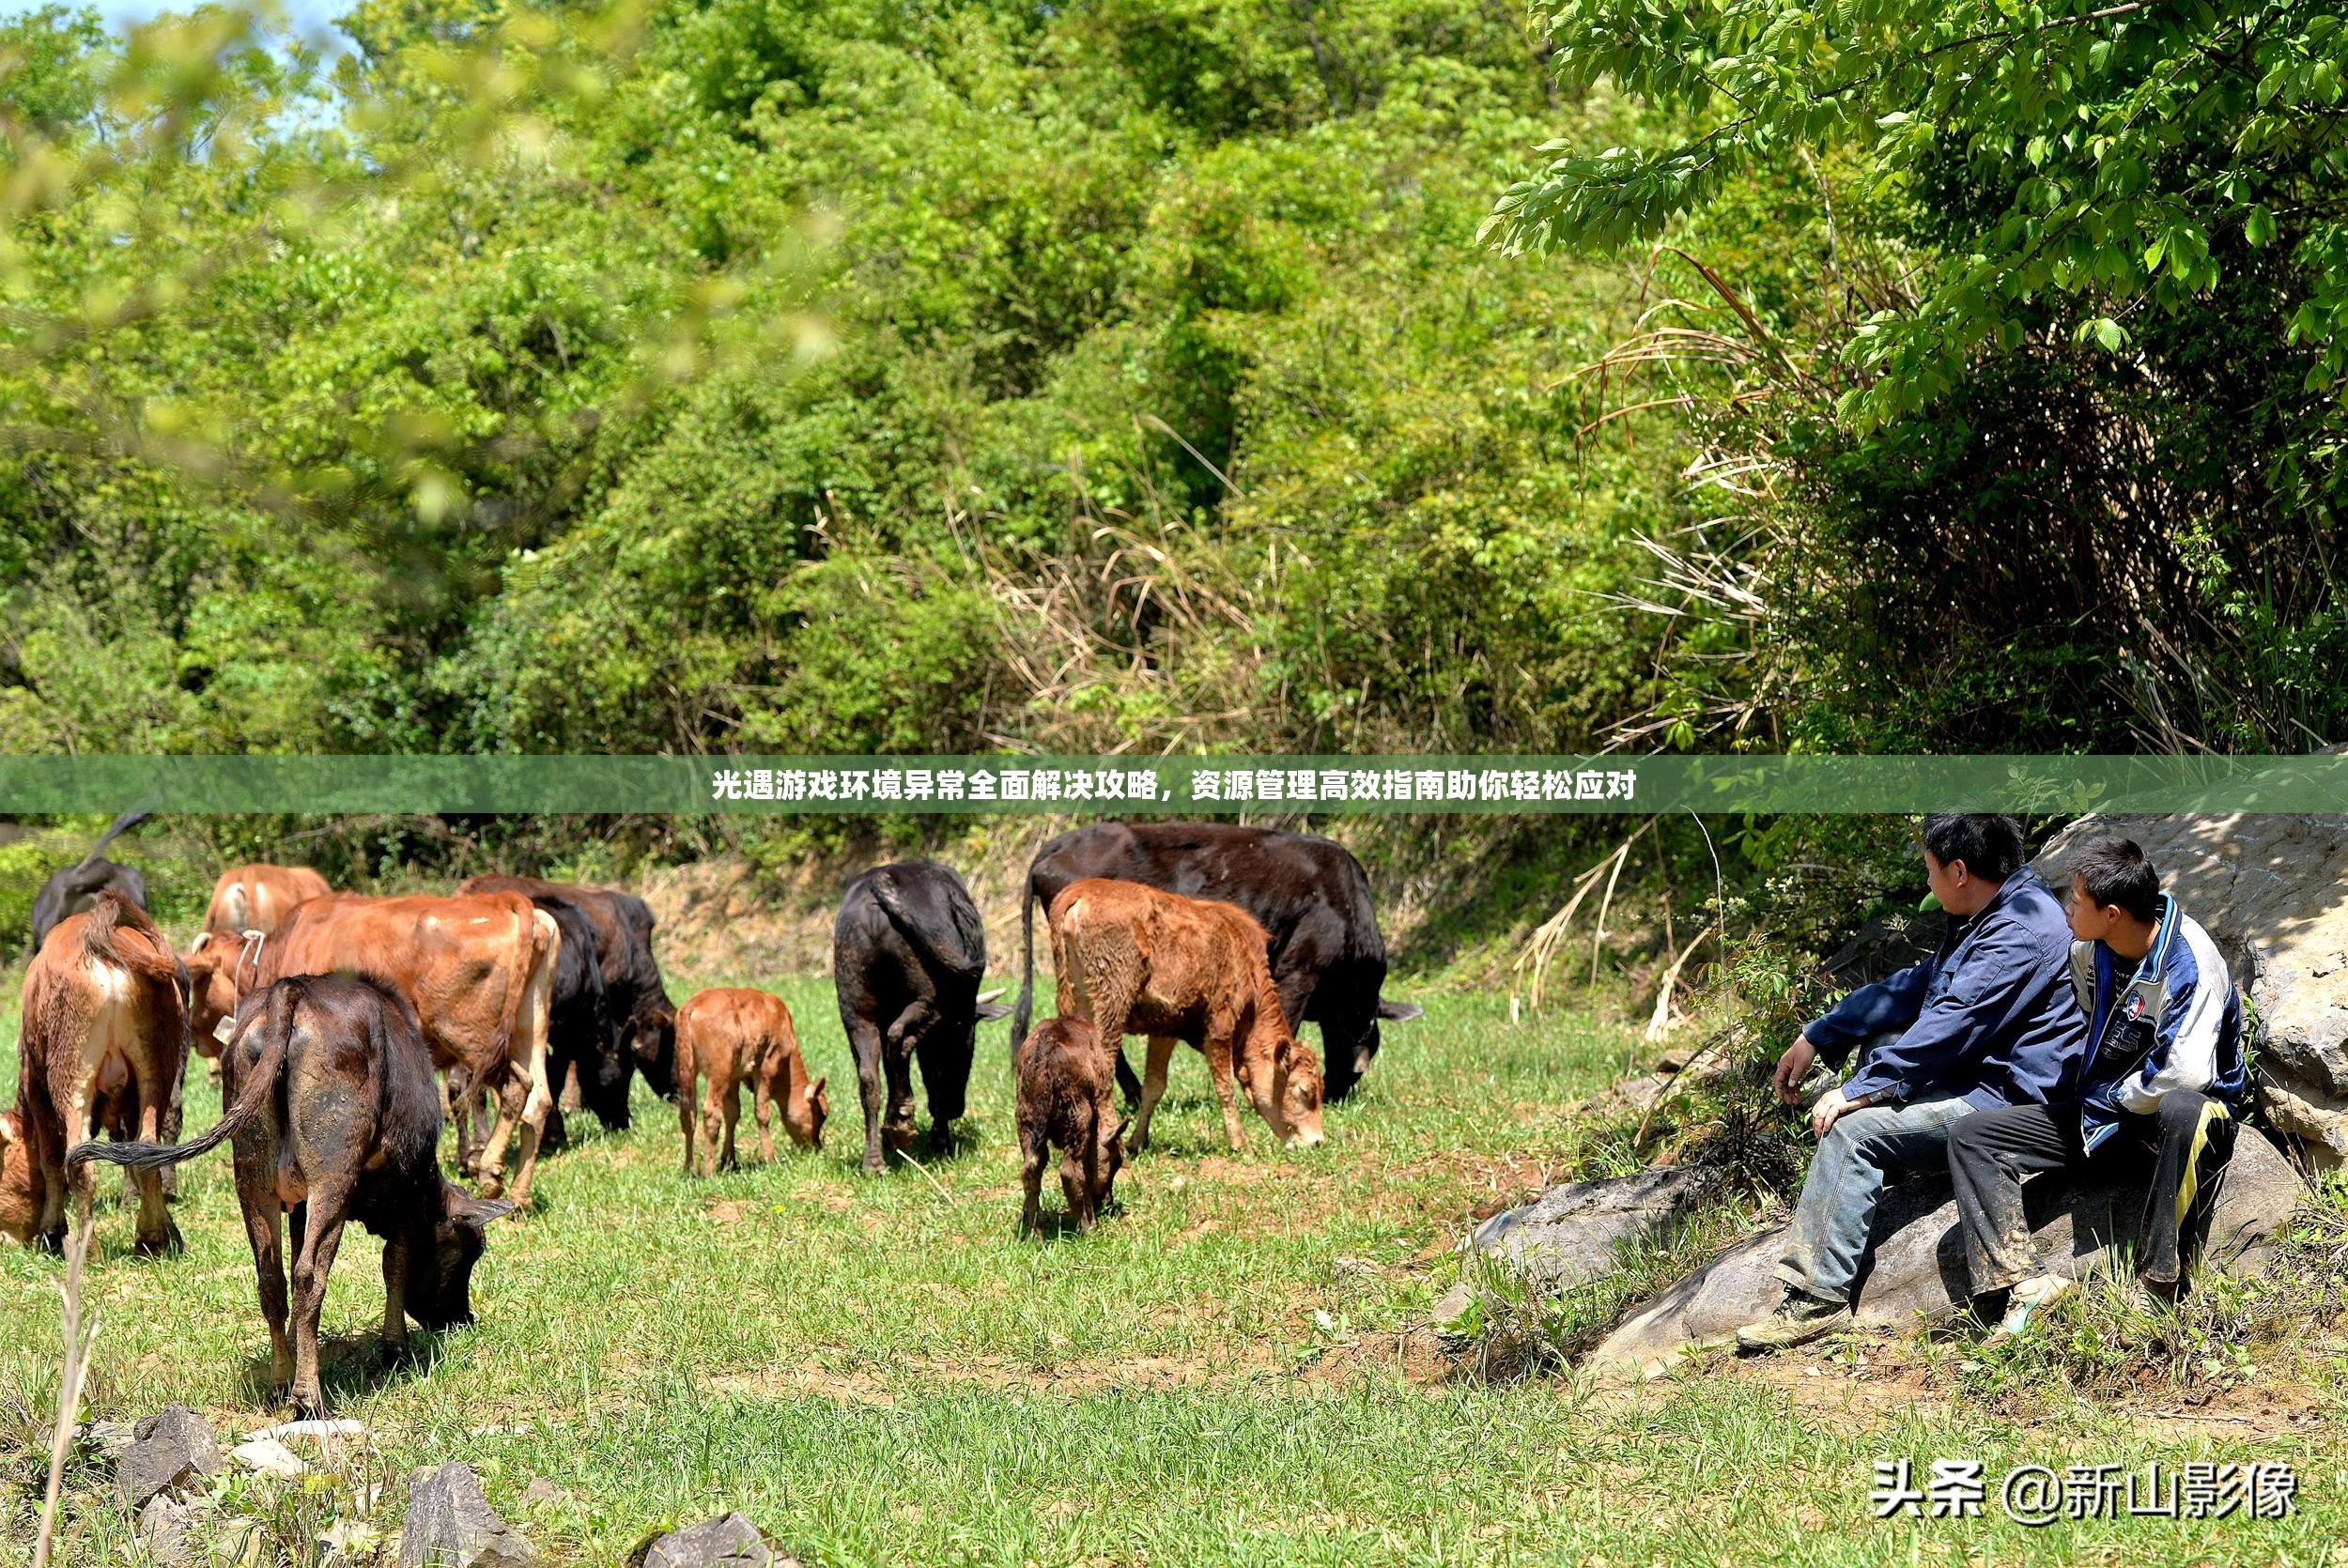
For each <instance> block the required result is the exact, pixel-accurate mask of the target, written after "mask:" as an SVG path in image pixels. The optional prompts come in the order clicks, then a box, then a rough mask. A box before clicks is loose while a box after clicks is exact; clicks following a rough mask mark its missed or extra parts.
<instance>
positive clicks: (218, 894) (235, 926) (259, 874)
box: [204, 861, 333, 939]
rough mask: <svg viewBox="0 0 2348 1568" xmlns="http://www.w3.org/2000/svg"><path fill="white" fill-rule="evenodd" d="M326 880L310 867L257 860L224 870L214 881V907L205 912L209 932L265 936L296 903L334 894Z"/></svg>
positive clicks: (238, 935) (223, 934)
mask: <svg viewBox="0 0 2348 1568" xmlns="http://www.w3.org/2000/svg"><path fill="white" fill-rule="evenodd" d="M332 891H333V889H332V888H331V887H329V886H327V885H326V879H325V878H324V877H322V876H320V875H319V874H318V873H317V872H316V871H314V870H312V869H310V868H309V867H307V866H270V865H267V864H265V863H262V862H258V861H256V862H255V863H254V864H252V865H250V866H235V867H231V868H230V869H227V870H225V871H223V872H221V874H220V880H219V881H218V882H216V883H214V884H212V902H211V907H210V908H209V909H207V910H206V911H205V912H204V930H205V931H206V932H207V933H208V934H210V935H217V936H223V937H228V938H232V939H233V938H237V937H241V936H243V935H244V934H245V933H247V932H248V931H259V932H260V933H261V934H262V935H264V936H266V935H268V934H269V933H270V931H273V930H276V929H277V928H278V927H279V926H281V925H283V924H284V923H285V919H286V915H287V914H288V913H289V912H291V910H292V909H293V907H294V905H296V904H298V903H301V902H302V901H303V900H304V899H322V898H324V897H325V896H326V895H327V894H329V893H332Z"/></svg>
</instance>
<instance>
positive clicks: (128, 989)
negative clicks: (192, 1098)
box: [16, 893, 188, 1255]
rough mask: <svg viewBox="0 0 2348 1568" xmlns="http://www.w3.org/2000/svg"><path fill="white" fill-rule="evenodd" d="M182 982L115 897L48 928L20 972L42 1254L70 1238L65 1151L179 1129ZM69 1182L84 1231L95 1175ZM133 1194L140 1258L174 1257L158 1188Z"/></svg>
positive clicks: (151, 928)
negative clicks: (104, 1136)
mask: <svg viewBox="0 0 2348 1568" xmlns="http://www.w3.org/2000/svg"><path fill="white" fill-rule="evenodd" d="M182 973H183V972H182V971H181V969H180V967H179V961H178V959H177V958H175V957H173V955H172V951H171V947H170V945H169V944H168V943H166V942H165V941H164V940H163V934H162V932H161V931H159V930H156V929H155V923H154V922H153V921H152V920H149V919H148V918H147V914H146V912H145V911H143V910H141V909H140V908H139V907H138V906H137V905H135V904H132V903H130V902H128V901H126V900H124V899H120V898H118V897H116V895H114V894H112V893H100V894H99V895H98V896H97V898H96V899H95V900H94V901H93V902H92V903H91V905H90V907H89V909H88V910H87V911H85V912H84V913H83V914H80V915H68V916H67V917H66V918H65V919H63V920H60V921H58V922H57V924H56V925H55V926H54V927H52V928H51V930H50V932H49V938H48V940H47V941H45V942H43V943H42V944H41V945H40V951H39V953H38V954H37V955H35V957H34V959H33V961H32V964H31V966H30V967H29V968H27V969H26V970H25V972H24V1011H23V1023H22V1025H21V1027H20V1029H19V1031H18V1036H17V1051H18V1054H19V1058H20V1060H19V1066H18V1081H17V1097H16V1116H17V1127H18V1130H19V1132H20V1133H21V1135H22V1136H23V1140H24V1143H25V1145H26V1146H25V1156H26V1172H27V1176H28V1178H29V1179H28V1185H29V1189H30V1197H31V1200H32V1205H33V1208H34V1219H33V1227H32V1228H33V1234H34V1236H35V1237H37V1238H38V1239H39V1240H40V1241H41V1242H42V1243H43V1244H44V1245H55V1244H58V1243H61V1242H62V1241H63V1240H64V1239H65V1231H66V1191H67V1183H68V1179H69V1178H68V1176H67V1171H66V1163H65V1155H66V1149H67V1146H68V1145H71V1144H78V1143H80V1142H82V1141H83V1140H85V1139H87V1138H92V1137H95V1136H97V1134H98V1133H99V1132H100V1131H101V1130H108V1131H119V1130H128V1127H130V1126H135V1128H136V1130H137V1132H138V1135H139V1137H140V1138H142V1139H144V1140H146V1141H147V1142H150V1143H151V1142H153V1141H155V1140H156V1139H157V1138H158V1137H162V1136H167V1135H170V1133H171V1132H173V1131H176V1130H174V1129H169V1128H168V1127H167V1122H168V1118H169V1113H170V1110H171V1103H172V1099H173V1091H174V1089H175V1088H176V1087H177V1085H178V1083H179V1075H180V1071H181V1068H183V1067H184V1066H185V1065H186V1062H187V1049H188V1045H187V1031H188V1021H187V1014H186V1012H185V1011H184V1010H183V1009H182V1007H181V1006H180V1001H179V986H180V981H181V976H182ZM131 1107H135V1120H134V1121H133V1119H132V1115H131ZM70 1179H71V1183H72V1191H73V1197H74V1200H75V1207H76V1209H77V1211H78V1218H79V1220H80V1222H81V1223H82V1224H84V1225H85V1226H86V1225H87V1224H88V1223H89V1219H90V1204H91V1198H92V1190H91V1184H92V1178H91V1176H90V1174H89V1172H88V1171H87V1170H85V1169H77V1170H76V1171H74V1172H73V1174H72V1176H71V1178H70ZM136 1186H137V1188H138V1194H139V1220H138V1238H139V1251H140V1252H142V1253H148V1254H150V1255H152V1254H154V1253H162V1252H176V1251H178V1248H179V1244H180V1243H179V1227H178V1226H177V1225H175V1224H173V1223H172V1222H171V1216H170V1214H169V1213H167V1212H166V1211H165V1209H164V1207H163V1185H162V1178H161V1177H160V1176H157V1175H156V1174H155V1173H153V1172H151V1171H149V1172H145V1173H142V1174H141V1175H140V1176H139V1177H138V1178H137V1181H136Z"/></svg>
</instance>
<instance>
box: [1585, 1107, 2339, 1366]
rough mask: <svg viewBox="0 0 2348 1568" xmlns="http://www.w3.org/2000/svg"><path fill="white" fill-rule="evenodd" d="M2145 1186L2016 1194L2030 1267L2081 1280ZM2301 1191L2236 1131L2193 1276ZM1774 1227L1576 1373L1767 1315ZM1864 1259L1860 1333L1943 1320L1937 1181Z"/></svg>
mask: <svg viewBox="0 0 2348 1568" xmlns="http://www.w3.org/2000/svg"><path fill="white" fill-rule="evenodd" d="M2145 1181H2146V1178H2145V1176H2143V1175H2141V1174H2140V1173H2139V1174H2121V1175H2119V1176H2116V1177H2114V1176H2105V1177H2103V1178H2101V1179H2095V1180H2091V1181H2090V1182H2088V1183H2087V1184H2086V1185H2085V1186H2081V1187H2077V1188H2074V1187H2073V1186H2072V1184H2070V1183H2069V1182H2067V1181H2065V1180H2063V1179H2062V1178H2060V1177H2054V1176H2037V1177H2033V1178H2031V1180H2030V1181H2029V1182H2028V1183H2026V1184H2025V1185H2024V1187H2023V1189H2022V1191H2023V1198H2024V1209H2025V1212H2026V1213H2027V1214H2028V1215H2029V1217H2030V1222H2031V1236H2032V1237H2035V1238H2036V1240H2037V1243H2038V1253H2039V1256H2040V1258H2041V1259H2042V1260H2044V1261H2045V1262H2046V1263H2047V1266H2048V1267H2049V1268H2051V1269H2053V1271H2054V1272H2056V1273H2059V1274H2067V1275H2070V1276H2071V1277H2073V1278H2083V1277H2085V1276H2087V1275H2088V1274H2090V1273H2092V1272H2093V1271H2094V1270H2095V1269H2096V1268H2098V1267H2099V1266H2100V1265H2101V1263H2102V1262H2103V1258H2104V1253H2105V1249H2106V1248H2107V1247H2109V1246H2110V1245H2112V1244H2113V1243H2115V1242H2124V1241H2133V1240H2134V1238H2135V1236H2136V1231H2137V1225H2138V1222H2139V1219H2140V1218H2141V1216H2142V1214H2143V1207H2144V1191H2145ZM2302 1191H2303V1188H2302V1185H2301V1183H2300V1180H2299V1177H2298V1175H2297V1173H2296V1172H2294V1171H2293V1170H2292V1168H2291V1166H2290V1165H2289V1164H2288V1163H2287V1162H2286V1161H2284V1160H2283V1157H2282V1155H2281V1154H2280V1153H2279V1152H2278V1150H2277V1149H2276V1147H2275V1145H2273V1144H2272V1143H2271V1142H2269V1141H2268V1140H2267V1139H2266V1138H2265V1137H2263V1136H2262V1135H2261V1134H2259V1133H2257V1132H2255V1131H2253V1130H2248V1129H2246V1130H2244V1131H2243V1132H2242V1134H2241V1135H2240V1137H2239V1138H2238V1139H2237V1140H2236V1142H2235V1145H2234V1154H2233V1159H2232V1161H2231V1162H2230V1163H2229V1165H2228V1166H2227V1168H2226V1173H2225V1176H2223V1178H2222V1179H2221V1182H2220V1184H2219V1186H2218V1188H2217V1207H2216V1208H2215V1210H2214V1211H2213V1212H2212V1214H2211V1216H2210V1222H2209V1231H2208V1235H2207V1237H2206V1238H2205V1240H2204V1241H2203V1243H2202V1245H2201V1250H2200V1253H2199V1254H2198V1257H2197V1259H2196V1266H2203V1267H2208V1266H2214V1267H2218V1268H2223V1267H2226V1266H2228V1265H2231V1264H2232V1263H2234V1262H2235V1261H2236V1260H2237V1259H2240V1258H2242V1257H2244V1255H2245V1254H2246V1253H2249V1252H2250V1250H2251V1249H2252V1248H2253V1247H2254V1246H2256V1245H2257V1244H2258V1243H2260V1242H2263V1240H2264V1239H2265V1238H2266V1237H2269V1236H2271V1235H2273V1234H2274V1233H2275V1231H2276V1230H2278V1228H2280V1227H2281V1225H2282V1224H2283V1223H2284V1222H2285V1221H2287V1220H2289V1219H2290V1217H2291V1211H2292V1208H2293V1206H2294V1205H2295V1204H2296V1203H2297V1202H2298V1200H2299V1196H2300V1193H2301V1192H2302ZM1784 1235H1785V1227H1784V1226H1783V1225H1777V1226H1772V1227H1771V1228H1770V1229H1769V1230H1768V1231H1766V1232H1764V1233H1762V1234H1761V1235H1759V1236H1755V1237H1751V1238H1750V1239H1748V1240H1745V1241H1740V1242H1738V1244H1737V1245H1736V1246H1734V1247H1731V1248H1730V1249H1729V1250H1728V1251H1727V1252H1725V1253H1722V1254H1721V1255H1720V1256H1719V1257H1717V1258H1715V1259H1713V1260H1712V1261H1711V1262H1710V1263H1708V1264H1706V1265H1705V1266H1704V1267H1703V1268H1699V1269H1697V1270H1696V1271H1695V1272H1694V1273H1692V1274H1690V1275H1689V1276H1687V1277H1686V1278H1685V1279H1683V1280H1681V1281H1679V1283H1678V1284H1674V1285H1673V1286H1671V1287H1670V1288H1669V1289H1667V1290H1665V1291H1664V1292H1663V1293H1662V1294H1661V1295H1660V1296H1658V1297H1656V1298H1655V1299H1653V1300H1652V1301H1649V1302H1648V1303H1647V1304H1646V1305H1645V1307H1643V1308H1642V1309H1640V1311H1639V1312H1637V1313H1636V1314H1633V1315H1632V1316H1631V1317H1630V1319H1628V1320H1627V1321H1626V1322H1624V1323H1623V1324H1622V1326H1621V1327H1620V1328H1617V1329H1616V1330H1614V1332H1613V1333H1611V1334H1609V1335H1608V1336H1607V1337H1606V1338H1605V1339H1604V1340H1603V1341H1601V1342H1600V1343H1599V1346H1598V1348H1597V1349H1595V1350H1593V1351H1592V1352H1591V1353H1590V1356H1589V1359H1588V1362H1587V1364H1588V1365H1590V1366H1591V1367H1594V1368H1596V1369H1598V1370H1600V1371H1605V1372H1617V1373H1619V1372H1638V1371H1649V1372H1651V1371H1652V1370H1653V1369H1654V1368H1655V1367H1656V1366H1658V1365H1659V1364H1666V1363H1668V1362H1669V1361H1670V1360H1673V1359H1675V1358H1676V1357H1677V1356H1678V1355H1679V1354H1680V1353H1682V1352H1683V1351H1685V1350H1688V1349H1691V1348H1702V1347H1706V1346H1709V1345H1723V1344H1726V1343H1728V1342H1729V1340H1730V1339H1731V1338H1732V1337H1733V1336H1734V1335H1735V1333H1736V1331H1737V1330H1738V1328H1739V1327H1741V1326H1742V1325H1744V1324H1747V1323H1751V1322H1753V1321H1754V1320H1755V1319H1756V1318H1760V1317H1762V1316H1765V1315H1767V1314H1768V1313H1769V1310H1770V1309H1771V1308H1772V1307H1774V1306H1775V1305H1776V1304H1777V1300H1778V1297H1779V1295H1780V1293H1781V1292H1782V1291H1783V1290H1784V1286H1783V1285H1782V1284H1779V1282H1778V1279H1777V1260H1778V1254H1779V1253H1780V1251H1781V1249H1782V1248H1783V1246H1784ZM1875 1237H1876V1239H1875V1250H1874V1253H1873V1256H1872V1258H1871V1260H1870V1261H1869V1263H1868V1264H1867V1265H1866V1267H1865V1269H1864V1271H1863V1272H1862V1273H1861V1277H1860V1283H1859V1293H1858V1304H1857V1310H1856V1315H1857V1317H1858V1321H1859V1324H1860V1326H1861V1328H1887V1329H1908V1328H1912V1327H1914V1326H1916V1324H1917V1322H1918V1320H1919V1319H1920V1318H1921V1319H1923V1320H1926V1321H1929V1320H1932V1319H1936V1318H1944V1317H1948V1316H1951V1315H1953V1314H1954V1313H1955V1312H1956V1310H1957V1308H1958V1307H1959V1305H1961V1304H1962V1303H1963V1302H1964V1301H1965V1300H1966V1299H1967V1298H1968V1296H1969V1294H1970V1288H1971V1286H1970V1279H1969V1277H1968V1274H1967V1269H1966V1264H1965V1241H1964V1237H1963V1235H1962V1234H1961V1233H1960V1232H1959V1230H1958V1228H1957V1217H1956V1203H1955V1200H1954V1198H1952V1197H1951V1196H1950V1195H1949V1183H1948V1180H1947V1178H1946V1177H1944V1176H1932V1177H1927V1178H1921V1179H1914V1180H1909V1181H1903V1182H1898V1183H1894V1184H1893V1185H1892V1187H1891V1188H1890V1189H1888V1190H1887V1191H1885V1193H1884V1198H1883V1203H1882V1206H1881V1207H1879V1208H1878V1209H1877V1212H1876V1225H1875Z"/></svg>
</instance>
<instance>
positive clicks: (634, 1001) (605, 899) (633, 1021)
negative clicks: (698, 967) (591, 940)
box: [456, 876, 676, 1128]
mask: <svg viewBox="0 0 2348 1568" xmlns="http://www.w3.org/2000/svg"><path fill="white" fill-rule="evenodd" d="M456 890H457V892H459V893H519V894H520V895H521V896H522V897H523V898H525V899H534V900H539V901H540V904H541V907H542V908H543V907H547V905H546V903H545V900H548V899H559V900H561V901H563V902H564V903H567V904H570V905H571V906H572V907H573V908H575V909H577V910H578V911H579V914H580V915H584V916H585V917H586V918H587V921H588V923H589V924H590V925H592V926H593V927H594V928H595V961H596V964H597V966H598V967H599V968H600V969H601V970H602V972H603V1000H604V1009H605V1013H606V1016H607V1018H608V1019H609V1021H610V1029H611V1036H612V1039H613V1041H614V1050H615V1051H616V1052H617V1053H618V1065H617V1068H616V1070H617V1071H618V1072H619V1073H620V1075H621V1084H620V1088H619V1091H618V1099H617V1101H616V1103H615V1104H614V1106H613V1111H614V1114H615V1115H616V1117H617V1119H616V1120H615V1119H613V1117H612V1116H604V1117H603V1120H604V1121H605V1123H606V1124H607V1125H609V1126H611V1127H614V1128H624V1127H626V1126H627V1095H626V1074H627V1073H628V1072H629V1071H631V1070H634V1071H639V1072H641V1073H642V1074H643V1075H644V1082H645V1083H646V1084H650V1085H651V1086H652V1092H653V1093H655V1094H657V1095H658V1096H660V1097H661V1098H662V1099H673V1098H675V1095H676V1007H675V1006H674V1005H673V1004H672V1003H671V1002H670V1000H669V990H668V984H667V982H666V981H665V980H663V979H662V978H661V975H660V964H659V962H658V961H657V960H656V959H655V958H654V957H653V950H652V928H653V913H652V906H651V905H650V904H648V903H646V902H644V900H643V899H640V898H638V897H636V895H635V894H633V893H621V892H617V891H614V890H612V889H609V888H602V887H582V886H579V884H575V883H567V882H543V881H541V880H539V879H538V878H536V877H509V876H478V877H473V878H471V879H469V880H468V881H466V882H465V883H464V884H461V885H460V886H459V887H458V888H457V889H456ZM583 1087H584V1085H583V1084H582V1088H583ZM598 1115H601V1113H600V1112H598Z"/></svg>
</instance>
